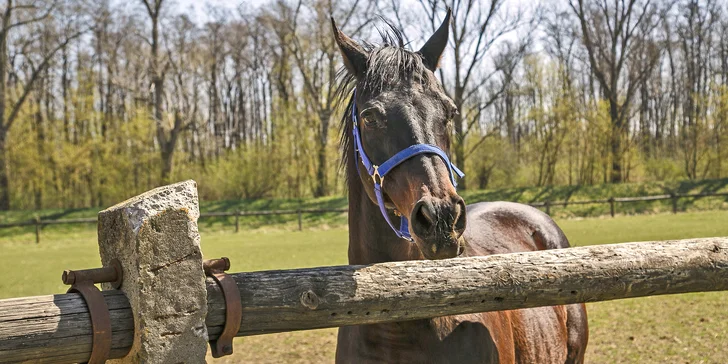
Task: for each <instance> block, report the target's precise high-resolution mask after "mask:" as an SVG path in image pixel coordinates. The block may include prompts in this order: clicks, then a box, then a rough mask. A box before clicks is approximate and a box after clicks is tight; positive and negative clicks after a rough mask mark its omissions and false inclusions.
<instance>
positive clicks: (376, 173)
mask: <svg viewBox="0 0 728 364" xmlns="http://www.w3.org/2000/svg"><path fill="white" fill-rule="evenodd" d="M373 167H374V173H372V180H373V181H374V184H379V186H380V187H383V186H384V177H382V176H381V175H380V174H379V166H373ZM377 178H379V182H377Z"/></svg>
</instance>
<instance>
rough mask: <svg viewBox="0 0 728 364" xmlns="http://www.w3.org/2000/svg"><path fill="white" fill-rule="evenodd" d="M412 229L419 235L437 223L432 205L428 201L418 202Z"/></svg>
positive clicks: (413, 215) (413, 214) (413, 216)
mask: <svg viewBox="0 0 728 364" xmlns="http://www.w3.org/2000/svg"><path fill="white" fill-rule="evenodd" d="M412 221H413V222H414V224H413V225H412V228H413V229H414V230H415V232H416V233H417V232H418V231H419V232H420V233H421V232H424V231H428V230H430V229H431V228H432V227H433V226H434V225H435V222H436V218H435V214H434V212H433V211H432V204H430V203H427V202H426V201H420V202H418V203H417V204H416V205H415V207H414V209H413V211H412Z"/></svg>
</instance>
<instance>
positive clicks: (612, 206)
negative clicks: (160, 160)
mask: <svg viewBox="0 0 728 364" xmlns="http://www.w3.org/2000/svg"><path fill="white" fill-rule="evenodd" d="M705 197H728V192H711V193H689V194H664V195H653V196H637V197H610V198H607V199H597V200H578V201H548V200H547V201H543V202H530V203H527V205H530V206H533V207H537V208H542V209H544V211H545V212H546V213H547V214H549V215H550V214H551V209H552V208H554V207H557V206H561V207H568V206H570V205H598V204H609V213H610V215H611V216H612V217H614V216H615V215H616V213H617V204H620V203H635V202H647V201H665V200H671V201H672V212H673V213H675V214H676V213H678V200H680V199H683V198H691V199H700V198H705ZM348 211H349V210H348V209H347V208H329V209H295V210H263V211H241V210H235V211H219V212H204V213H201V214H200V218H201V219H205V218H213V217H234V218H235V221H234V224H235V232H236V233H237V232H239V231H240V218H241V217H252V216H282V215H297V217H298V230H299V231H302V230H303V215H304V214H309V215H315V214H326V213H345V212H348ZM96 222H97V219H96V218H79V219H59V220H44V219H41V218H40V217H36V218H35V219H33V220H28V221H21V222H14V223H4V224H0V229H3V228H13V227H23V226H34V227H35V242H36V243H40V236H41V228H42V227H43V226H46V225H64V224H95V223H96Z"/></svg>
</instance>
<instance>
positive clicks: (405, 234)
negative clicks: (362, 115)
mask: <svg viewBox="0 0 728 364" xmlns="http://www.w3.org/2000/svg"><path fill="white" fill-rule="evenodd" d="M351 120H352V122H353V124H354V125H353V128H352V133H353V136H354V155H355V158H356V159H358V160H360V161H361V163H362V165H364V168H366V170H367V173H368V174H369V176H370V177H371V178H372V180H373V181H374V194H375V195H376V197H377V205H379V211H380V212H381V213H382V216H383V217H384V220H386V221H387V224H389V227H391V228H392V230H393V231H394V233H395V234H397V236H398V237H400V238H402V239H405V240H408V241H410V242H411V241H414V240H413V239H412V236H411V235H410V232H409V221H407V218H406V217H404V216H401V217H400V226H399V229H397V228H395V227H394V224H392V221H391V219H390V218H389V213H387V208H386V207H385V206H384V193H383V191H382V184H383V182H384V176H386V175H387V173H389V172H390V171H391V170H392V169H394V168H395V167H397V166H398V165H400V164H401V163H402V162H404V161H406V160H408V159H410V158H412V157H414V156H417V155H420V154H435V155H437V156H439V157H440V158H441V159H442V160H443V162H445V165H446V166H447V170H448V172H449V173H450V181H451V182H452V185H453V186H454V187H457V182H456V181H455V176H458V177H460V178H463V177H464V176H465V174H464V173H463V172H462V171H461V170H460V169H458V168H457V167H455V166H454V165H453V164H452V162H450V158H448V157H447V154H446V153H445V152H444V151H443V150H442V149H440V148H438V147H437V146H434V145H430V144H415V145H411V146H409V147H407V148H405V149H403V150H400V151H399V152H397V154H395V155H394V156H392V157H391V158H389V159H387V160H386V161H385V162H384V163H382V164H381V165H379V166H377V165H375V164H374V163H372V161H371V160H370V159H369V157H368V156H367V154H366V153H365V152H364V147H363V146H362V140H361V134H360V133H359V118H358V116H357V110H356V89H354V94H353V95H352V97H351ZM356 170H357V172H358V171H359V168H357V169H356Z"/></svg>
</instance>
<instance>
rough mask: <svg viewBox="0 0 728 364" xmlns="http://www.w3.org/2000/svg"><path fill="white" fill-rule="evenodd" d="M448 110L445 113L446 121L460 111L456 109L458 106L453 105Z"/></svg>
mask: <svg viewBox="0 0 728 364" xmlns="http://www.w3.org/2000/svg"><path fill="white" fill-rule="evenodd" d="M449 110H450V111H449V112H448V113H447V121H448V122H449V121H451V120H452V119H454V118H455V117H456V116H458V115H460V111H458V108H457V107H455V106H453V107H451V108H450V109H449Z"/></svg>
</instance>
